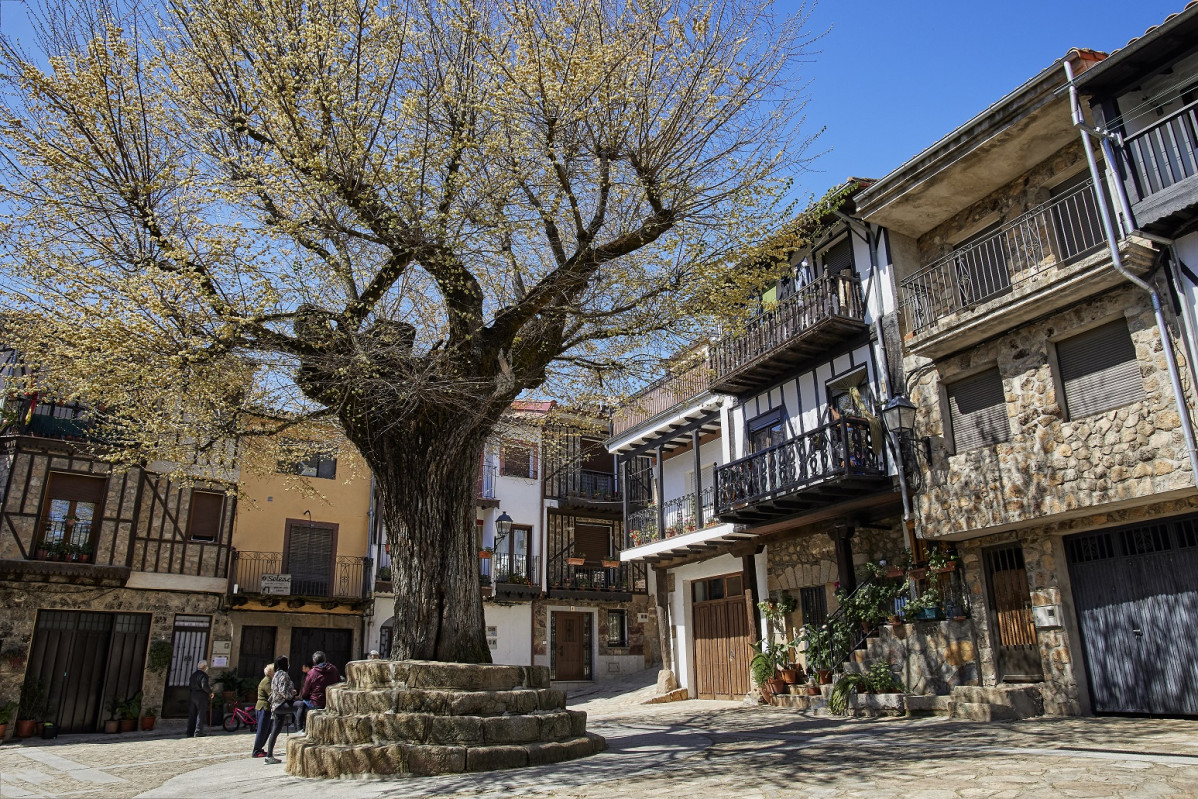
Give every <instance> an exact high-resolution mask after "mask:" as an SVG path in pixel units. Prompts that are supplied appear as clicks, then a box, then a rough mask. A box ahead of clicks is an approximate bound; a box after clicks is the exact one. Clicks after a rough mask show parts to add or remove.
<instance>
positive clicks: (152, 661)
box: [146, 639, 175, 674]
mask: <svg viewBox="0 0 1198 799" xmlns="http://www.w3.org/2000/svg"><path fill="white" fill-rule="evenodd" d="M174 654H175V651H174V647H173V646H171V642H170V641H164V640H161V639H159V640H157V641H153V642H151V643H150V651H149V653H148V654H147V655H146V667H147V668H149V670H150V671H152V672H154V673H155V674H161V673H162V672H164V671H166V670H167V667H169V666H170V665H171V660H172V659H173V657H174Z"/></svg>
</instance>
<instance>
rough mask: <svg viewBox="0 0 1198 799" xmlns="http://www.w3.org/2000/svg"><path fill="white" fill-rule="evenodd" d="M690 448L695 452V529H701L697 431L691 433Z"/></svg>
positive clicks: (699, 462)
mask: <svg viewBox="0 0 1198 799" xmlns="http://www.w3.org/2000/svg"><path fill="white" fill-rule="evenodd" d="M691 448H692V449H693V450H694V451H695V453H694V455H695V529H696V530H699V529H702V527H703V462H702V461H701V460H699V431H698V430H692V431H691Z"/></svg>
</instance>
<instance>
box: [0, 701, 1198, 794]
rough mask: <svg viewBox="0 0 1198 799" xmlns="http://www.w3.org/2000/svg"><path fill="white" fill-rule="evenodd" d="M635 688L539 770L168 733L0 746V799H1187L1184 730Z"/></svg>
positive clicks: (1191, 742) (1187, 737) (1189, 743)
mask: <svg viewBox="0 0 1198 799" xmlns="http://www.w3.org/2000/svg"><path fill="white" fill-rule="evenodd" d="M622 687H623V688H625V689H628V688H632V687H635V686H633V685H631V684H626V685H624V686H622ZM646 690H647V689H640V690H635V691H627V690H626V691H624V692H622V693H616V692H614V691H612V690H610V689H608V690H593V691H591V692H589V693H587V694H583V695H577V696H575V697H574V698H573V699H572V700H571V707H577V708H580V709H583V710H587V711H588V712H589V713H590V714H591V723H590V727H591V729H592V730H593V731H595V732H598V733H600V734H602V735H604V736H606V737H607V740H608V744H609V749H608V751H607V752H605V753H603V754H601V755H597V756H595V757H591V758H587V759H584V760H578V761H571V762H567V763H561V764H557V765H553V766H542V767H537V768H528V769H520V770H515V771H499V772H488V773H482V774H468V775H451V776H445V777H433V778H427V777H425V778H417V777H396V778H389V779H386V780H381V779H368V780H337V781H319V782H314V781H311V780H303V779H299V778H295V777H289V776H287V775H286V774H285V773H284V771H283V767H282V766H266V765H264V764H263V762H262V761H261V760H252V759H250V758H248V757H246V754H247V753H248V751H249V748H250V742H251V739H250V736H249V735H248V734H247V733H244V732H243V733H240V734H232V735H230V734H226V733H224V732H219V731H218V732H215V733H214V734H212V735H210V736H208V737H206V738H203V739H199V740H186V739H183V738H181V737H179V735H178V734H177V733H176V734H175V735H170V734H169V732H170V730H169V729H168V730H164V731H162V732H156V733H133V734H126V735H120V736H65V737H63V738H60V739H59V740H57V741H53V742H50V741H46V742H42V741H37V742H35V743H32V744H30V745H9V746H5V747H0V797H3V799H27V798H29V797H51V796H53V797H97V798H99V797H105V798H107V797H113V798H114V799H115V798H116V797H120V798H121V799H127V798H129V797H145V799H152V798H156V799H167V798H168V797H179V798H182V797H186V798H187V799H190V798H191V797H204V798H205V799H207V798H208V797H220V798H221V799H223V798H224V797H250V796H253V797H258V796H262V795H269V796H271V797H272V798H273V797H280V798H282V797H297V798H298V797H303V798H304V799H311V797H314V796H316V797H320V799H336V798H338V797H416V796H477V797H494V796H539V795H553V796H571V797H595V798H596V799H598V798H599V797H602V798H603V799H611V798H612V797H641V796H663V797H664V796H690V797H694V799H700V798H701V799H712V798H713V797H763V799H764V797H771V799H772V797H779V796H796V797H797V796H802V797H823V796H846V797H903V798H904V799H934V798H936V799H939V798H940V797H943V798H944V799H956V798H957V797H961V798H962V799H964V797H1024V796H1027V797H1041V796H1050V795H1051V796H1062V797H1099V796H1125V797H1155V796H1170V797H1175V796H1196V797H1198V722H1192V721H1184V720H1176V719H1116V718H1086V719H1033V720H1028V721H1022V722H1013V723H993V724H981V723H972V722H956V721H948V720H944V719H884V720H843V719H827V718H814V717H811V716H807V715H804V714H801V713H798V712H796V711H790V710H782V709H776V708H766V707H747V706H745V705H743V704H740V703H734V702H700V701H689V702H676V703H672V704H665V705H641V704H639V703H638V702H639V700H641V699H643V698H644V697H645V696H646ZM170 726H173V725H170ZM178 732H181V730H179V731H178ZM314 789H315V790H314Z"/></svg>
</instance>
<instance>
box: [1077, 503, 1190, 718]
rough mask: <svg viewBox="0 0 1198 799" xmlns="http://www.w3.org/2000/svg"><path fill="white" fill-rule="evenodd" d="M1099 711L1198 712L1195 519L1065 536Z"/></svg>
mask: <svg viewBox="0 0 1198 799" xmlns="http://www.w3.org/2000/svg"><path fill="white" fill-rule="evenodd" d="M1065 552H1066V555H1067V559H1068V561H1069V575H1070V578H1071V580H1072V582H1073V599H1074V603H1075V605H1076V609H1077V617H1078V625H1079V627H1080V631H1081V638H1082V651H1083V653H1084V659H1085V663H1086V671H1087V674H1088V675H1089V681H1090V697H1091V700H1092V703H1093V707H1094V710H1095V712H1099V713H1151V714H1159V715H1187V716H1194V715H1198V694H1196V693H1195V692H1194V686H1196V685H1198V637H1195V636H1193V635H1191V634H1189V630H1190V629H1191V628H1192V627H1193V624H1194V622H1196V621H1198V520H1196V519H1195V518H1194V517H1190V518H1183V519H1176V520H1171V521H1162V522H1155V523H1152V524H1145V525H1138V526H1135V527H1127V528H1122V529H1116V530H1106V531H1100V532H1095V533H1083V534H1081V535H1076V536H1070V537H1069V538H1066V539H1065Z"/></svg>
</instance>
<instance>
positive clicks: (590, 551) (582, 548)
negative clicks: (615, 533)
mask: <svg viewBox="0 0 1198 799" xmlns="http://www.w3.org/2000/svg"><path fill="white" fill-rule="evenodd" d="M574 552H575V553H577V556H579V557H583V558H586V561H587V563H598V562H599V561H601V560H607V559H608V558H610V557H611V554H612V552H611V527H610V526H608V525H600V524H582V523H577V524H575V525H574Z"/></svg>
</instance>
